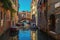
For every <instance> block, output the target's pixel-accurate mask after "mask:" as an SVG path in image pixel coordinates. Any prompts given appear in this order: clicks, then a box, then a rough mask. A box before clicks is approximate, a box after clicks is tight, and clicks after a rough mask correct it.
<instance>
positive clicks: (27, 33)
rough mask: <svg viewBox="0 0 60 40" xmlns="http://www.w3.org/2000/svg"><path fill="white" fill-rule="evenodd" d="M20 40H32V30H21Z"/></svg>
mask: <svg viewBox="0 0 60 40" xmlns="http://www.w3.org/2000/svg"><path fill="white" fill-rule="evenodd" d="M18 40H31V30H19V33H18Z"/></svg>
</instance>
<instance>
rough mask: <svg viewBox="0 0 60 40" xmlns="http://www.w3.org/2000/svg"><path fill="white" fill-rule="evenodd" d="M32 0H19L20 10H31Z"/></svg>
mask: <svg viewBox="0 0 60 40" xmlns="http://www.w3.org/2000/svg"><path fill="white" fill-rule="evenodd" d="M31 1H32V0H19V1H18V2H19V12H21V11H29V12H30V9H31Z"/></svg>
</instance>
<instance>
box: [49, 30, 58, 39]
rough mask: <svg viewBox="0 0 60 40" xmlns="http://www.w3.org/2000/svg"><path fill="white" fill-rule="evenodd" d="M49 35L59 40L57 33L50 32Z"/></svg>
mask: <svg viewBox="0 0 60 40" xmlns="http://www.w3.org/2000/svg"><path fill="white" fill-rule="evenodd" d="M49 35H51V36H52V37H53V38H55V39H57V33H55V32H53V31H50V32H49Z"/></svg>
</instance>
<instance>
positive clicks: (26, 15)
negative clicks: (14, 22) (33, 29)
mask: <svg viewBox="0 0 60 40" xmlns="http://www.w3.org/2000/svg"><path fill="white" fill-rule="evenodd" d="M26 19H27V20H31V14H30V12H27V11H23V12H19V20H20V21H21V20H26Z"/></svg>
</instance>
